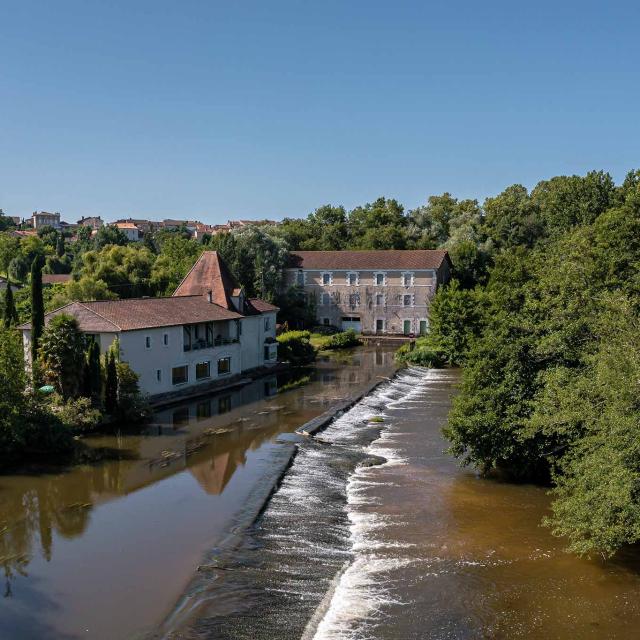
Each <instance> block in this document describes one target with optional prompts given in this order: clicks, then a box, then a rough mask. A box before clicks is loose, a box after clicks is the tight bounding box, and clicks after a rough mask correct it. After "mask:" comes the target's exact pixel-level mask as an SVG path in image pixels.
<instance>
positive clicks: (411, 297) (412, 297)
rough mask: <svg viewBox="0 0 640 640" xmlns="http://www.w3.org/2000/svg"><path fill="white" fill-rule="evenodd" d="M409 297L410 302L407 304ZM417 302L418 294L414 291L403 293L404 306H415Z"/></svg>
mask: <svg viewBox="0 0 640 640" xmlns="http://www.w3.org/2000/svg"><path fill="white" fill-rule="evenodd" d="M407 298H409V304H407ZM415 303H416V296H415V294H414V293H405V294H403V295H402V306H403V307H414V306H415Z"/></svg>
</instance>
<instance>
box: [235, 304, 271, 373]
mask: <svg viewBox="0 0 640 640" xmlns="http://www.w3.org/2000/svg"><path fill="white" fill-rule="evenodd" d="M241 322H242V335H241V336H240V344H241V345H242V370H243V371H246V370H247V369H253V368H255V367H261V366H263V365H265V364H275V362H276V358H273V359H272V360H267V361H265V359H264V345H265V340H266V339H267V338H273V339H274V340H275V337H276V313H275V311H274V312H267V313H263V314H261V315H259V316H248V317H246V318H243V319H242V320H241ZM267 325H268V327H269V328H266V327H267Z"/></svg>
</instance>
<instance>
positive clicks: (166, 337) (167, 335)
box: [162, 333, 169, 347]
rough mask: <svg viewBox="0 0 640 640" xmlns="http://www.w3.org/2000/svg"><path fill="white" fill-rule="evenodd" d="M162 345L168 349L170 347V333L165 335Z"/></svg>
mask: <svg viewBox="0 0 640 640" xmlns="http://www.w3.org/2000/svg"><path fill="white" fill-rule="evenodd" d="M162 344H163V345H164V346H165V347H168V346H169V334H168V333H165V334H164V335H163V336H162Z"/></svg>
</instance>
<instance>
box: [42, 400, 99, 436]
mask: <svg viewBox="0 0 640 640" xmlns="http://www.w3.org/2000/svg"><path fill="white" fill-rule="evenodd" d="M51 409H52V412H53V413H54V414H55V415H56V416H57V417H58V418H59V420H60V421H61V422H62V424H63V425H64V426H65V427H66V428H67V429H69V430H70V431H72V432H77V433H90V432H92V431H95V430H96V429H97V427H98V426H99V425H100V422H101V421H102V414H101V413H100V411H98V410H97V409H96V408H94V407H93V406H92V404H91V400H89V398H77V399H76V400H67V401H64V400H63V399H62V397H60V396H56V397H55V398H54V400H53V403H52V406H51Z"/></svg>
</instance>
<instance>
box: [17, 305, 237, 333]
mask: <svg viewBox="0 0 640 640" xmlns="http://www.w3.org/2000/svg"><path fill="white" fill-rule="evenodd" d="M60 313H68V314H69V315H72V316H74V317H75V318H76V319H77V320H78V322H79V323H80V329H81V330H82V331H84V332H87V333H92V332H95V333H99V332H113V331H133V330H136V329H151V328H157V327H171V326H175V325H181V324H192V323H193V324H195V323H198V322H212V321H214V320H235V319H237V318H241V317H242V316H241V315H240V314H239V313H236V312H235V311H229V310H227V309H223V308H222V307H220V306H218V305H217V304H211V303H210V302H207V300H206V299H205V298H204V297H203V296H184V297H180V298H131V299H127V300H96V301H93V302H72V303H71V304H68V305H66V306H64V307H61V308H60V309H56V310H55V311H52V312H51V313H48V314H47V315H46V316H45V321H47V322H48V321H49V320H50V319H51V318H52V317H54V316H56V315H58V314H60ZM20 328H21V329H29V328H30V324H29V323H27V324H23V325H21V326H20Z"/></svg>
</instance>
